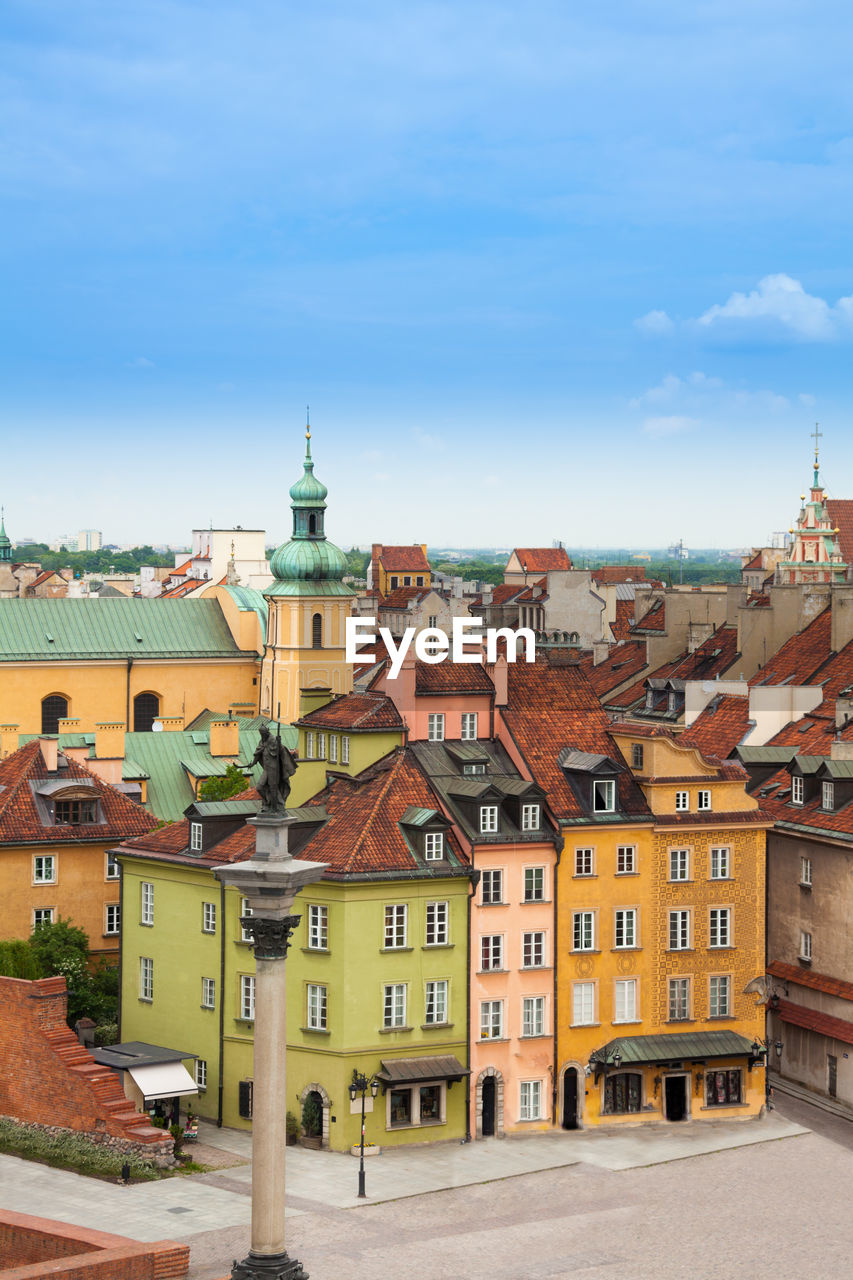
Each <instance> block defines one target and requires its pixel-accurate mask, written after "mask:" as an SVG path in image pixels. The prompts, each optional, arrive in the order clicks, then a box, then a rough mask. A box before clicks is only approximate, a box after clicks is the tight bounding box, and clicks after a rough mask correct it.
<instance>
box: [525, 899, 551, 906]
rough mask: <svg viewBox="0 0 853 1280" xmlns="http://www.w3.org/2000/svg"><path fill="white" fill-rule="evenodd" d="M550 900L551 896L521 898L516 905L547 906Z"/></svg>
mask: <svg viewBox="0 0 853 1280" xmlns="http://www.w3.org/2000/svg"><path fill="white" fill-rule="evenodd" d="M552 901H553V899H552V898H522V899H521V902H520V903H519V904H518V905H519V906H520V907H543V906H548V905H549V904H550V903H551V902H552Z"/></svg>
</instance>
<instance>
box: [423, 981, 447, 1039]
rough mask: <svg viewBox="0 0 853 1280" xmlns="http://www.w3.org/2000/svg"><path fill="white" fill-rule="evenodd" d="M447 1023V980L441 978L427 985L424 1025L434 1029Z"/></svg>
mask: <svg viewBox="0 0 853 1280" xmlns="http://www.w3.org/2000/svg"><path fill="white" fill-rule="evenodd" d="M442 1022H447V979H446V978H439V979H437V980H436V981H435V982H428V983H427V984H426V1001H425V1004H424V1023H425V1024H426V1025H427V1026H430V1027H434V1026H437V1025H438V1024H439V1023H442Z"/></svg>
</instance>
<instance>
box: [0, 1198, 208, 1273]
mask: <svg viewBox="0 0 853 1280" xmlns="http://www.w3.org/2000/svg"><path fill="white" fill-rule="evenodd" d="M189 1257H190V1251H189V1246H188V1245H182V1244H175V1243H174V1241H172V1240H158V1241H155V1242H153V1243H146V1244H141V1243H139V1242H138V1241H135V1240H128V1239H127V1237H126V1236H114V1235H108V1234H107V1233H106V1232H104V1231H89V1230H87V1229H86V1228H83V1227H73V1226H69V1225H67V1224H66V1223H64V1222H52V1221H51V1220H50V1219H48V1218H34V1217H32V1216H31V1215H29V1214H25V1213H11V1212H9V1211H7V1210H0V1266H2V1267H3V1270H0V1280H37V1277H41V1276H51V1277H53V1278H54V1280H179V1278H180V1277H183V1276H186V1274H187V1270H188V1268H189Z"/></svg>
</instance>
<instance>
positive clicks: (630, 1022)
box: [610, 1018, 643, 1027]
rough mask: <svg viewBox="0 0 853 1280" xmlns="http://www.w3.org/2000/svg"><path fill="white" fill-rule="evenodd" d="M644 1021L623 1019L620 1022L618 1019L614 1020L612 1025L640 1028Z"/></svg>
mask: <svg viewBox="0 0 853 1280" xmlns="http://www.w3.org/2000/svg"><path fill="white" fill-rule="evenodd" d="M642 1021H643V1019H642V1018H623V1019H622V1021H621V1022H620V1021H619V1019H618V1018H614V1019H613V1021H612V1022H611V1024H610V1025H611V1027H639V1026H640V1024H641V1023H642Z"/></svg>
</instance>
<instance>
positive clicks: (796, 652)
mask: <svg viewBox="0 0 853 1280" xmlns="http://www.w3.org/2000/svg"><path fill="white" fill-rule="evenodd" d="M831 631H832V610H831V609H830V607H829V606H827V607H826V608H825V609H824V610H823V611H822V612H821V613H819V614H818V616H817V617H816V618H815V619H814V621H813V622H810V623H809V624H808V626H806V627H804V628H803V630H802V631H798V632H797V634H796V635H793V636H791V638H790V640H787V641H786V642H785V644H783V645H782V647H781V648H780V649H778V650H777V651H776V653H774V654H773V656H772V657H771V658H770V659H769V661H768V662H767V663H765V665H764V666H763V667H762V668H761V669H760V670H759V671H757V672H756V673H755V675H754V676H753V677H752V679H751V680H750V682H749V683H750V684H751V685H757V684H782V683H786V684H814V683H815V681H814V678H813V677H814V676H815V674H816V673H817V672H818V671H819V670H820V668H821V667H822V666H823V664H824V663H825V662H826V661H827V659H828V658H829V655H830V647H829V645H830V635H831Z"/></svg>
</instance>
